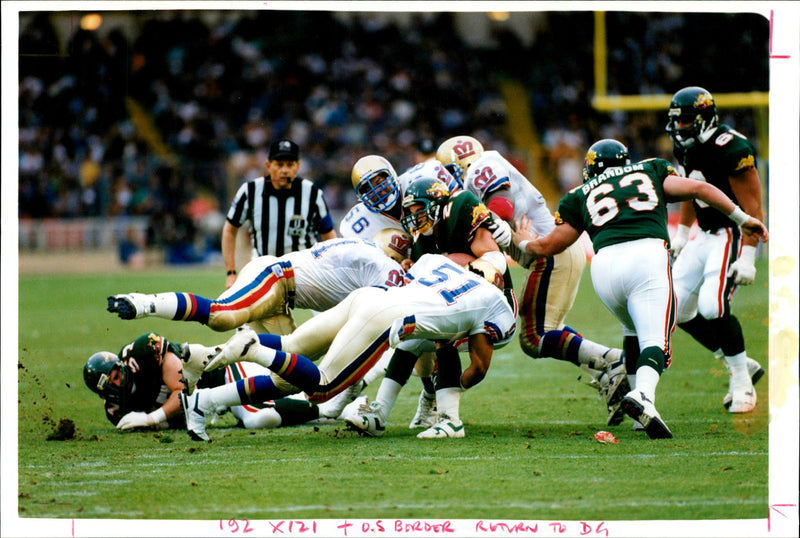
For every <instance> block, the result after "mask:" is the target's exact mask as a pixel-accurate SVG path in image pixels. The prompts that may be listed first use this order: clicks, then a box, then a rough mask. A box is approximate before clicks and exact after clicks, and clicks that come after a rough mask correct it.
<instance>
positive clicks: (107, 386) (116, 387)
mask: <svg viewBox="0 0 800 538" xmlns="http://www.w3.org/2000/svg"><path fill="white" fill-rule="evenodd" d="M189 348H191V349H192V350H193V351H194V352H195V353H197V354H200V353H205V354H207V355H211V354H213V353H215V350H214V349H213V348H205V347H203V346H201V345H200V344H183V345H178V344H176V343H174V342H170V341H169V340H167V339H166V338H164V337H163V336H160V335H158V334H156V333H153V332H150V333H145V334H142V335H141V336H139V337H137V338H136V339H135V340H134V341H133V342H131V343H130V344H127V345H126V346H124V347H123V348H122V349H121V350H120V352H119V354H118V355H115V354H114V353H111V352H110V351H99V352H97V353H94V354H93V355H92V356H91V357H89V360H87V361H86V364H85V365H84V367H83V379H84V382H85V383H86V386H87V387H88V388H89V389H90V390H91V391H92V392H94V393H96V394H97V395H99V396H100V397H101V398H102V399H103V401H104V407H105V411H106V417H107V418H108V420H109V421H110V422H111V423H112V424H114V425H115V426H116V427H117V429H119V430H121V431H128V430H133V429H141V428H145V429H159V430H160V429H168V428H177V429H183V428H185V427H186V423H185V419H184V415H183V413H181V408H180V402H179V400H178V394H179V393H180V392H181V390H183V388H184V385H183V383H182V382H181V377H182V372H181V359H182V358H183V359H184V360H185V357H186V356H187V355H188V353H189ZM261 368H262V367H260V366H259V365H257V364H253V363H242V364H232V365H230V366H228V367H227V368H225V369H224V370H217V371H214V372H208V373H206V374H205V375H203V378H202V379H201V380H200V383H199V384H200V386H203V387H212V386H217V385H222V384H224V383H232V382H235V381H236V380H238V379H240V378H242V377H246V376H248V375H257V374H259V373H263V370H262V369H261ZM230 411H231V413H232V414H233V415H234V416H235V417H236V418H238V419H239V420H240V422H241V424H242V426H243V427H245V428H276V427H278V426H289V425H293V424H300V423H303V422H307V421H309V420H315V419H317V418H319V417H320V414H319V410H318V408H317V406H316V405H314V404H311V403H309V402H307V401H304V400H296V399H288V398H285V399H281V400H276V401H267V402H257V403H254V404H251V405H248V406H236V407H232V408H231V409H230Z"/></svg>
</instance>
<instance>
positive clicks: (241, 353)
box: [206, 325, 261, 371]
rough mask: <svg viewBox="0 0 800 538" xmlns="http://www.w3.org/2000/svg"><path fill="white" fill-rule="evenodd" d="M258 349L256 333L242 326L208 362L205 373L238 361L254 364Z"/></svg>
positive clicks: (259, 343)
mask: <svg viewBox="0 0 800 538" xmlns="http://www.w3.org/2000/svg"><path fill="white" fill-rule="evenodd" d="M260 347H261V342H260V341H259V340H258V333H256V332H255V331H254V330H253V329H251V328H250V327H248V326H247V325H242V326H241V327H239V328H238V329H236V332H235V333H234V335H233V336H231V337H230V339H229V340H228V341H227V342H226V343H225V345H224V346H222V350H221V351H220V352H219V353H217V354H216V355H215V356H214V357H213V358H211V359H210V360H209V361H208V364H206V371H210V370H216V369H217V368H223V367H225V366H228V365H229V364H233V363H235V362H239V361H249V362H256V361H254V360H253V359H254V358H255V356H256V354H257V353H258V350H259V348H260Z"/></svg>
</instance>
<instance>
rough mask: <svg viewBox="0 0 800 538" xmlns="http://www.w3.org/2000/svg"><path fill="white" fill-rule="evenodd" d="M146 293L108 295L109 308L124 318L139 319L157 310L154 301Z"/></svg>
mask: <svg viewBox="0 0 800 538" xmlns="http://www.w3.org/2000/svg"><path fill="white" fill-rule="evenodd" d="M146 297H147V296H146V295H145V294H144V293H123V294H120V295H109V296H108V308H107V309H106V310H108V311H109V312H112V313H116V314H117V315H118V316H119V317H120V318H122V319H139V318H143V317H145V316H147V315H148V314H151V313H153V312H154V311H155V305H154V304H153V302H152V301H148V300H147V299H146Z"/></svg>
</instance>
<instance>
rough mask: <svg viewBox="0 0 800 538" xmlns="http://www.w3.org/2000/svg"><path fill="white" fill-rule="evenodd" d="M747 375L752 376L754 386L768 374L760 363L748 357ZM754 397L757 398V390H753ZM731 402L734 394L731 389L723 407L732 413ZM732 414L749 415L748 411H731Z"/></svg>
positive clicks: (724, 399)
mask: <svg viewBox="0 0 800 538" xmlns="http://www.w3.org/2000/svg"><path fill="white" fill-rule="evenodd" d="M725 367H726V368H728V365H727V364H725ZM729 371H730V370H729ZM747 373H748V374H749V375H750V382H751V383H752V384H753V385H755V384H756V383H758V381H759V380H760V379H761V378H762V377H764V374H765V373H766V372H765V371H764V368H762V367H761V365H760V364H759V363H758V361H755V360H753V359H751V358H750V357H747ZM745 392H746V391H745ZM753 395H754V397H755V390H753ZM741 400H743V398H741V397H740V401H741ZM731 402H733V393H732V392H731V390H730V389H729V390H728V393H727V394H726V395H725V397H724V398H722V405H723V406H724V407H725V409H727V410H728V411H730V408H731ZM753 406H754V407H755V402H753ZM730 412H731V413H747V411H730Z"/></svg>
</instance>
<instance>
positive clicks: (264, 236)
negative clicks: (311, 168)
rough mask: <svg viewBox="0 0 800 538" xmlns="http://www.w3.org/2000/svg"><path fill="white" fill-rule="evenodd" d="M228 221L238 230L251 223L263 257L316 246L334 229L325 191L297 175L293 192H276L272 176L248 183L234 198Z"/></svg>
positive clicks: (278, 190)
mask: <svg viewBox="0 0 800 538" xmlns="http://www.w3.org/2000/svg"><path fill="white" fill-rule="evenodd" d="M226 218H227V220H228V222H230V223H231V224H232V225H233V226H236V227H237V228H239V227H241V226H242V225H243V224H244V222H245V221H250V233H251V235H252V240H253V247H254V248H255V250H256V252H257V253H258V255H259V256H264V255H271V256H283V255H284V254H286V253H287V252H294V251H296V250H302V249H304V248H308V247H311V246H313V245H314V244H315V243H316V242H317V241H319V238H320V234H324V233H327V232H329V231H331V230H332V229H333V217H332V216H331V214H330V212H329V210H328V205H327V204H326V203H325V198H324V197H323V196H322V189H320V188H319V187H317V186H316V185H315V184H314V182H313V181H311V180H309V179H304V178H302V177H300V176H296V177H295V178H294V181H292V186H291V188H289V189H276V188H274V187H273V186H272V183H271V182H270V180H269V177H266V178H264V177H260V178H258V179H254V180H251V181H248V182H247V183H244V184H243V185H242V186H241V187H239V190H238V191H236V196H234V198H233V202H232V203H231V208H230V209H229V210H228V215H227V217H226Z"/></svg>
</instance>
